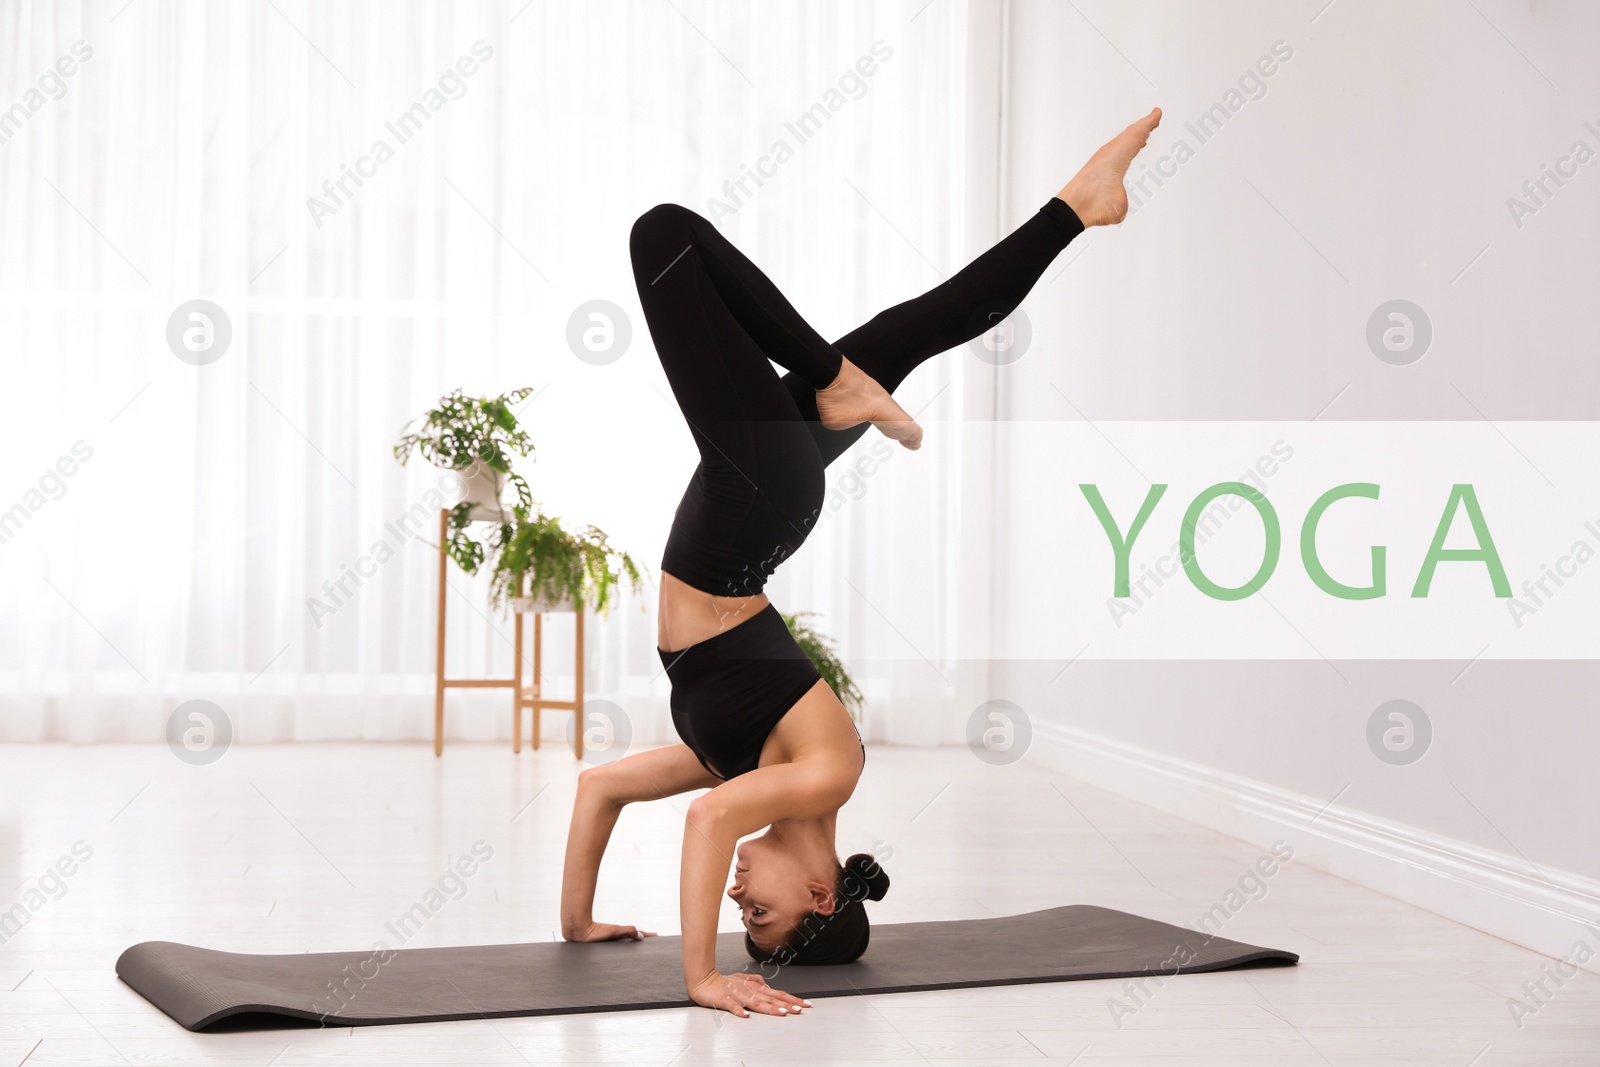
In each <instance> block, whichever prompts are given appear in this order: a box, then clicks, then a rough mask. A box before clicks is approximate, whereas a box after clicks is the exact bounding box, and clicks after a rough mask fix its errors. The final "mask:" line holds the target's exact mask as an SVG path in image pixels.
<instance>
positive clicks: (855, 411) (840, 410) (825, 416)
mask: <svg viewBox="0 0 1600 1067" xmlns="http://www.w3.org/2000/svg"><path fill="white" fill-rule="evenodd" d="M840 358H841V360H842V362H841V363H840V364H839V376H838V377H837V378H835V379H834V380H833V382H832V383H831V384H830V385H828V387H827V388H825V389H818V390H817V414H818V415H820V416H821V417H822V425H824V426H826V427H827V428H828V429H830V430H848V429H849V428H850V427H852V426H857V425H860V424H861V423H863V422H870V423H872V425H874V426H876V427H877V428H878V429H879V430H882V431H883V433H884V435H885V436H886V437H889V438H891V439H893V440H895V441H899V442H900V443H901V444H902V445H905V446H906V447H907V448H909V449H912V450H913V451H915V450H916V449H918V448H921V447H922V427H921V426H918V425H917V423H916V421H915V420H914V419H912V417H911V416H910V415H907V414H906V411H905V408H902V407H901V406H900V405H899V404H897V403H895V401H894V397H892V396H890V395H889V391H888V390H887V389H885V388H884V387H883V386H881V385H879V384H878V383H877V381H876V380H875V379H874V378H873V377H872V376H871V375H869V374H868V373H867V372H866V371H864V370H862V369H861V368H860V367H858V366H856V365H855V364H854V363H851V362H850V361H849V360H848V359H844V358H843V357H842V356H841V357H840Z"/></svg>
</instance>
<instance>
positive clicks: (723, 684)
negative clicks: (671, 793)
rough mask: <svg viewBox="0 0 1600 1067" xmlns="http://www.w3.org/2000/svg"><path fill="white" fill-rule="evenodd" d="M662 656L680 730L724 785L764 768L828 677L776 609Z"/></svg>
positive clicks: (674, 718)
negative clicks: (786, 720) (798, 711)
mask: <svg viewBox="0 0 1600 1067" xmlns="http://www.w3.org/2000/svg"><path fill="white" fill-rule="evenodd" d="M656 652H657V653H658V654H659V655H660V656H661V665H662V667H663V668H665V670H666V672H667V677H668V678H670V679H671V680H672V697H671V707H672V725H673V726H674V727H675V728H676V729H677V731H678V736H679V737H681V738H682V739H683V743H684V744H685V745H688V746H689V750H690V751H691V752H693V753H694V754H695V756H696V757H697V758H698V759H699V760H700V763H701V764H702V765H703V766H704V767H705V769H706V770H708V771H710V772H711V773H712V774H714V775H716V776H717V777H718V778H722V779H728V778H734V777H737V776H738V775H741V774H744V773H745V772H746V771H753V770H755V769H756V767H757V766H758V765H759V764H760V762H761V746H762V745H764V744H765V743H766V740H767V735H768V734H770V733H771V732H772V728H773V727H774V726H777V725H778V720H779V719H781V718H783V717H784V715H786V714H788V711H789V709H790V708H792V707H794V706H795V704H797V703H799V701H800V698H801V697H803V696H805V695H806V693H807V692H808V691H810V689H811V687H812V686H814V685H816V684H817V681H818V680H819V679H820V678H821V677H822V675H820V674H818V673H817V668H816V666H815V665H813V664H812V662H811V657H809V656H807V655H806V653H805V649H803V648H801V647H800V645H799V644H798V643H796V641H795V639H794V636H793V635H792V634H790V633H789V628H788V627H787V626H785V625H784V622H783V616H782V615H780V614H779V613H778V609H777V608H775V607H773V606H772V604H771V603H770V602H768V604H767V606H766V607H764V608H762V609H761V610H760V611H758V612H756V613H755V614H754V615H752V616H751V617H750V618H748V619H746V620H745V621H744V622H741V623H739V624H738V625H736V626H732V627H730V628H729V629H726V630H724V631H722V632H721V633H719V634H716V635H714V636H712V637H708V638H706V639H705V640H704V641H699V642H696V643H695V644H692V645H690V646H689V647H687V648H682V649H679V650H677V651H676V652H668V651H666V650H665V649H661V648H657V649H656ZM861 752H862V756H863V758H864V757H865V755H866V746H865V745H863V746H862V749H861Z"/></svg>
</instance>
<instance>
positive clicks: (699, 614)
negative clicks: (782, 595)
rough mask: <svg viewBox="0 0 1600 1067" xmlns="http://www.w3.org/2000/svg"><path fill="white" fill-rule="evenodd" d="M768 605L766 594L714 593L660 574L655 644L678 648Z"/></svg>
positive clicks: (671, 649)
mask: <svg viewBox="0 0 1600 1067" xmlns="http://www.w3.org/2000/svg"><path fill="white" fill-rule="evenodd" d="M766 606H767V594H765V593H757V594H755V595H754V596H713V595H712V594H710V593H707V592H705V591H704V590H700V589H696V588H695V587H694V586H692V585H690V584H688V583H687V582H683V581H680V580H679V579H677V578H674V577H673V576H672V575H670V574H667V573H666V572H665V571H663V572H662V574H661V598H660V600H659V602H658V607H657V611H656V647H657V648H659V649H661V650H662V651H663V652H677V651H679V650H681V649H685V648H688V647H689V646H690V645H695V644H699V643H700V642H701V641H704V640H705V639H706V638H708V637H715V636H716V635H717V634H720V633H722V632H724V631H726V630H731V629H732V628H733V627H735V626H738V625H739V624H740V623H742V622H745V621H747V620H748V619H750V618H751V617H752V616H754V615H755V614H756V612H758V611H760V610H761V609H762V608H765V607H766Z"/></svg>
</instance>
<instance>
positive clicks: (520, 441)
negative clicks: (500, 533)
mask: <svg viewBox="0 0 1600 1067" xmlns="http://www.w3.org/2000/svg"><path fill="white" fill-rule="evenodd" d="M532 392H533V389H532V388H531V387H524V388H522V389H513V390H511V391H510V392H508V393H501V394H500V395H499V396H494V397H470V396H463V395H462V394H461V390H460V389H454V390H451V391H450V392H449V393H446V394H445V395H444V396H442V397H440V398H439V404H438V406H437V407H435V408H432V409H431V410H429V411H426V412H424V413H423V414H421V415H419V416H418V417H417V418H415V419H412V420H411V421H410V422H409V423H407V424H406V425H405V426H404V427H402V428H401V431H400V440H399V441H398V442H397V443H396V444H395V446H394V456H395V459H397V460H399V461H400V464H401V465H402V466H404V465H405V462H406V460H408V459H410V458H411V454H412V453H413V452H420V453H421V454H422V458H424V459H426V460H427V461H428V462H430V463H432V464H433V465H434V466H436V467H443V468H445V469H447V470H454V471H457V472H458V473H459V474H460V475H461V478H462V481H463V483H464V492H463V494H462V499H461V501H460V502H459V503H458V504H456V505H455V507H453V508H451V509H450V520H449V527H450V540H449V543H448V544H447V545H446V550H447V551H448V552H449V553H450V557H451V558H452V559H454V560H455V561H456V563H457V564H458V565H459V566H460V567H461V569H462V570H464V571H466V572H467V573H468V574H472V573H474V572H475V571H476V570H477V569H478V566H479V565H480V564H481V563H483V561H484V558H485V556H486V555H487V550H486V548H485V546H484V545H483V544H482V543H480V542H478V541H475V540H473V539H472V538H471V537H469V536H467V532H466V530H467V526H468V525H469V524H471V523H472V522H474V521H477V520H481V519H498V520H500V521H501V522H502V523H504V522H506V521H507V520H508V518H509V516H508V515H507V513H506V508H505V505H504V504H503V503H501V499H500V498H501V496H502V494H503V493H504V492H505V486H506V484H507V483H508V482H509V483H510V484H511V485H512V486H514V487H515V488H516V490H517V505H516V506H517V507H521V508H530V507H532V506H533V494H532V493H531V492H530V491H529V489H528V483H527V482H525V481H523V480H522V476H521V475H519V474H517V473H516V471H513V470H512V469H511V456H512V455H518V456H527V455H529V454H531V453H532V452H533V442H532V441H531V440H530V439H529V437H528V435H527V433H526V432H525V431H524V430H523V429H522V427H520V426H519V425H517V417H516V413H515V412H514V411H513V410H512V408H513V405H515V404H518V403H520V402H521V401H522V400H524V399H526V398H527V396H528V395H529V394H530V393H532Z"/></svg>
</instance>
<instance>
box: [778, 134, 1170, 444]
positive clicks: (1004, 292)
mask: <svg viewBox="0 0 1600 1067" xmlns="http://www.w3.org/2000/svg"><path fill="white" fill-rule="evenodd" d="M1160 123H1161V109H1160V108H1153V109H1152V110H1151V111H1150V113H1149V114H1148V115H1146V116H1145V117H1144V118H1142V119H1139V120H1138V121H1137V122H1134V123H1132V124H1131V125H1130V126H1128V128H1127V129H1125V130H1123V131H1122V132H1121V133H1120V134H1118V135H1117V136H1116V137H1114V138H1112V139H1111V140H1110V141H1108V142H1107V143H1106V144H1105V145H1104V146H1102V147H1101V148H1100V150H1099V151H1097V152H1096V153H1095V154H1094V155H1093V156H1092V157H1090V159H1089V161H1088V162H1087V163H1085V164H1084V166H1083V168H1082V169H1081V170H1079V171H1078V173H1077V174H1076V175H1074V176H1073V179H1072V180H1071V181H1070V182H1068V183H1067V185H1066V186H1065V187H1064V188H1063V189H1062V190H1061V192H1060V193H1059V194H1057V195H1056V196H1055V197H1052V198H1051V199H1050V200H1049V201H1048V202H1046V203H1045V205H1044V206H1043V207H1042V208H1040V209H1039V210H1038V211H1037V212H1035V213H1034V214H1033V216H1032V217H1031V218H1030V219H1028V221H1026V222H1024V223H1023V224H1022V225H1021V226H1019V227H1017V228H1016V229H1015V230H1013V231H1012V232H1011V233H1010V234H1008V235H1007V236H1006V237H1005V238H1003V239H1002V240H1001V241H1000V242H999V243H998V244H996V245H995V246H994V247H992V248H990V249H989V250H988V251H986V252H984V253H983V254H982V255H980V256H979V257H978V258H977V259H975V260H973V261H972V262H971V263H969V264H967V266H966V267H964V268H962V269H961V270H960V271H959V272H957V273H956V275H955V277H953V278H951V279H950V280H949V281H947V282H945V283H944V284H942V285H939V286H936V287H934V288H933V289H930V290H928V291H927V292H926V293H923V294H922V295H921V296H918V297H914V298H912V299H911V300H907V301H905V302H904V303H902V304H896V305H895V306H894V307H891V308H889V309H887V310H885V311H881V312H879V313H878V314H877V315H874V316H873V317H872V318H871V319H870V320H868V321H867V322H866V323H864V324H863V325H861V326H860V327H858V328H857V329H855V330H852V331H851V332H850V333H848V334H846V335H845V336H843V337H841V338H840V339H839V340H838V341H837V342H835V344H834V347H836V348H838V349H839V350H840V351H841V352H842V353H843V354H844V355H845V356H846V357H847V358H848V359H849V360H850V362H851V363H853V364H855V365H856V366H857V367H859V368H860V369H861V370H863V371H865V372H866V373H867V374H868V375H869V376H871V377H872V378H874V379H876V380H877V382H878V384H879V385H881V386H883V388H884V389H887V390H888V391H889V392H891V393H892V392H893V391H894V390H895V389H896V388H898V387H899V385H900V383H901V382H903V381H904V380H905V378H906V376H907V375H909V374H910V373H911V372H912V371H913V370H915V369H916V368H917V367H918V366H920V365H921V364H923V363H924V362H926V361H927V360H929V359H931V358H933V357H934V356H936V355H938V354H939V353H941V352H945V351H948V350H949V349H952V348H955V347H956V346H957V345H962V344H965V343H967V342H968V341H970V340H972V339H973V338H974V337H977V336H978V335H980V334H982V333H983V332H985V331H986V330H990V329H992V328H993V327H994V326H995V324H996V323H998V322H1000V321H1001V320H1003V319H1004V318H1005V317H1006V316H1007V315H1010V314H1011V313H1012V312H1013V311H1015V310H1016V308H1017V305H1018V304H1020V303H1022V300H1023V298H1024V297H1026V296H1027V295H1028V292H1029V290H1031V289H1032V288H1033V286H1034V283H1035V282H1037V281H1038V280H1039V277H1040V276H1041V275H1042V274H1043V273H1044V271H1045V268H1046V267H1048V266H1049V265H1050V262H1051V260H1053V259H1055V257H1056V255H1057V253H1059V252H1060V251H1061V250H1062V249H1063V248H1065V247H1066V246H1067V244H1068V243H1069V242H1070V241H1071V240H1072V239H1073V238H1074V237H1076V236H1077V235H1078V234H1080V233H1082V232H1083V230H1084V228H1085V227H1086V226H1103V225H1108V224H1111V223H1117V222H1121V221H1122V219H1123V218H1124V216H1126V214H1127V211H1128V198H1127V193H1126V191H1125V190H1124V189H1123V186H1122V181H1123V176H1124V175H1126V174H1127V172H1128V166H1129V165H1130V164H1131V163H1132V162H1133V157H1134V156H1136V155H1138V153H1139V150H1140V149H1141V148H1143V147H1144V145H1145V142H1146V141H1147V140H1148V139H1149V136H1150V133H1151V132H1152V131H1153V130H1154V129H1155V128H1156V127H1157V126H1158V125H1160ZM1069 205H1070V206H1069ZM783 384H784V386H785V387H786V388H787V389H788V390H789V395H790V396H791V397H792V398H793V400H794V404H795V407H796V408H797V409H799V410H800V411H801V412H802V413H803V414H804V416H805V418H806V420H807V424H808V426H809V427H810V429H811V433H812V436H813V437H814V438H815V439H816V442H817V449H818V451H819V452H821V454H822V461H823V463H824V464H827V463H832V462H833V461H834V460H835V459H836V458H838V456H839V455H840V454H841V453H842V452H844V451H845V450H846V449H847V448H849V447H850V446H851V445H852V444H854V443H855V442H856V440H857V439H858V438H860V436H861V435H862V434H863V433H865V432H866V427H867V424H866V423H860V424H858V425H855V426H852V427H850V428H849V429H844V430H830V429H828V428H827V427H825V426H824V425H822V418H821V416H819V414H818V410H817V396H816V392H815V391H814V390H813V389H812V388H811V384H810V382H809V381H806V380H804V379H801V378H798V377H796V376H795V375H793V374H789V375H785V376H784V379H783ZM829 421H832V420H831V419H830V420H829Z"/></svg>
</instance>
